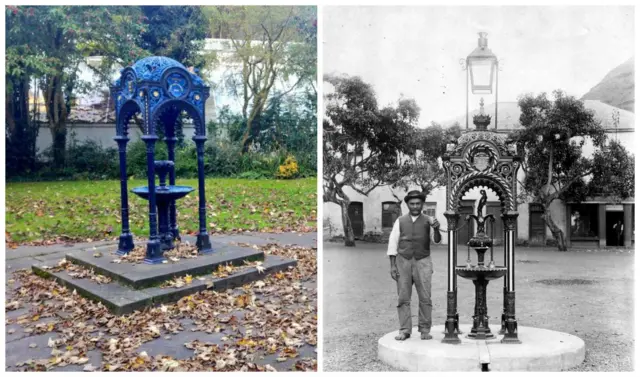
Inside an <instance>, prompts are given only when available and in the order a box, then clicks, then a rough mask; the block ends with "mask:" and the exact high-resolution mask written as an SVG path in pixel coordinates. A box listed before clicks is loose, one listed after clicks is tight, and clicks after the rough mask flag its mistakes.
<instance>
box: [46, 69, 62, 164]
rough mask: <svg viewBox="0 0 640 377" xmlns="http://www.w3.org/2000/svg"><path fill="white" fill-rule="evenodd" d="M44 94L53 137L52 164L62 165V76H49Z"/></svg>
mask: <svg viewBox="0 0 640 377" xmlns="http://www.w3.org/2000/svg"><path fill="white" fill-rule="evenodd" d="M43 92H44V94H45V104H46V107H47V118H48V120H49V128H50V129H51V137H52V139H53V146H52V149H53V164H54V166H55V167H57V168H62V167H63V166H64V157H65V150H66V144H67V124H66V121H67V114H68V112H67V103H66V102H67V101H65V98H64V95H63V90H62V77H61V76H53V77H51V78H49V80H48V82H47V85H46V90H44V91H43Z"/></svg>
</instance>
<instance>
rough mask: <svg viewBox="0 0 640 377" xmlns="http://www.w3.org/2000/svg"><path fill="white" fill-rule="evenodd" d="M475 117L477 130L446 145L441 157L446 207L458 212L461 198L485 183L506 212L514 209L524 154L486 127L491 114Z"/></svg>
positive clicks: (500, 134) (464, 134) (470, 131)
mask: <svg viewBox="0 0 640 377" xmlns="http://www.w3.org/2000/svg"><path fill="white" fill-rule="evenodd" d="M483 105H484V103H483V102H481V108H480V113H479V114H478V115H476V116H474V119H473V121H474V124H475V125H476V129H474V130H468V131H465V132H463V134H462V135H461V136H460V137H459V138H458V140H457V141H456V142H455V143H453V144H449V145H448V146H447V151H446V152H445V154H444V156H443V157H442V160H443V164H444V168H445V170H446V171H447V174H448V183H447V210H451V211H454V212H457V210H458V207H459V203H460V200H461V199H462V197H463V196H464V195H465V194H466V193H467V192H468V191H470V190H471V189H473V188H474V187H480V186H485V187H488V188H490V189H492V190H493V191H495V192H496V194H497V195H498V197H499V198H500V201H501V203H502V209H503V212H504V211H515V209H516V203H515V182H516V174H517V171H518V168H519V167H520V161H521V157H520V156H518V155H517V154H516V150H515V145H513V144H509V143H507V135H506V134H503V133H498V132H497V131H495V130H487V127H486V126H487V125H488V124H489V123H490V122H491V117H490V116H489V115H486V114H484V111H483V110H484V109H483Z"/></svg>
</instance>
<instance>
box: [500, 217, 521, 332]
mask: <svg viewBox="0 0 640 377" xmlns="http://www.w3.org/2000/svg"><path fill="white" fill-rule="evenodd" d="M502 218H503V220H504V226H505V229H506V236H507V239H506V240H505V243H506V247H507V289H506V321H505V322H506V331H505V334H504V338H502V343H521V342H520V340H518V321H517V320H516V292H515V268H514V254H515V231H516V223H517V219H518V212H515V211H507V213H505V214H503V215H502Z"/></svg>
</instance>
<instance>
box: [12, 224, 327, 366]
mask: <svg viewBox="0 0 640 377" xmlns="http://www.w3.org/2000/svg"><path fill="white" fill-rule="evenodd" d="M186 239H187V240H188V239H189V238H188V237H187V238H186ZM316 239H317V235H316V233H285V234H273V233H245V234H238V235H228V236H215V241H217V242H223V243H243V244H251V245H266V244H270V243H278V244H280V245H298V246H302V247H314V248H315V247H316V246H317V241H316ZM107 244H109V243H108V242H99V243H93V244H77V245H53V246H37V247H19V248H17V249H13V250H10V249H8V250H7V251H6V252H5V272H6V282H5V287H6V290H5V292H6V294H5V302H9V301H11V297H12V291H13V289H15V288H17V287H18V284H19V283H18V282H17V281H14V280H12V278H13V272H15V271H17V270H20V269H30V268H31V265H32V264H34V263H38V262H42V261H58V260H60V259H62V258H63V257H64V255H65V253H67V252H69V251H71V250H77V249H86V248H90V247H92V246H104V245H107ZM303 285H304V290H305V291H306V292H307V294H308V295H310V297H311V298H312V302H313V305H314V306H315V305H317V300H316V296H317V294H316V292H317V280H316V278H315V277H314V278H313V279H312V280H311V281H305V282H304V283H303ZM36 312H38V311H37V308H36V307H35V305H33V304H29V305H27V306H25V307H22V308H20V309H17V310H12V311H7V312H6V316H5V319H6V322H7V323H8V322H11V323H9V324H7V325H6V326H5V346H6V352H5V355H6V370H7V371H16V370H22V369H23V368H19V367H16V363H19V362H24V361H26V360H28V359H34V360H36V359H47V358H49V357H51V348H49V347H48V346H47V342H48V341H49V339H50V338H52V337H53V338H54V339H55V338H56V337H57V336H59V334H58V333H56V332H45V333H41V334H38V335H30V334H29V333H28V332H25V331H24V328H23V327H22V326H20V325H19V324H17V323H16V319H18V318H19V317H21V316H24V315H25V314H28V315H29V316H28V317H29V320H28V321H29V322H31V316H32V315H33V314H34V313H36ZM59 314H60V316H62V317H64V316H65V315H69V314H70V313H59ZM234 315H235V316H236V318H239V319H240V321H241V320H242V318H243V317H244V315H245V313H244V312H243V311H238V312H235V313H234ZM41 322H42V323H46V322H47V321H46V320H41ZM180 323H181V325H182V327H183V328H184V329H185V330H184V331H181V332H179V333H177V334H175V335H173V336H171V337H168V338H167V337H164V338H163V337H161V338H157V339H154V340H152V341H150V342H146V343H144V344H142V346H141V347H140V349H139V351H146V352H147V354H148V355H149V356H152V357H153V356H155V355H167V356H171V357H173V358H175V359H188V358H190V357H193V355H194V351H193V350H190V349H187V348H186V347H185V343H187V342H192V341H194V340H200V341H202V342H212V343H216V344H218V343H222V342H221V340H220V338H221V337H223V336H224V335H225V332H222V333H205V332H202V331H194V330H195V329H194V323H193V321H192V320H191V319H186V318H184V319H181V320H180ZM32 326H33V325H32ZM35 326H36V327H37V324H35ZM188 330H190V331H188ZM95 331H96V332H97V331H106V330H105V329H104V328H103V327H100V326H98V328H97V329H96V330H95ZM298 353H299V357H297V358H291V359H289V360H287V361H285V362H279V361H277V360H276V359H275V358H276V356H275V355H266V357H265V358H264V359H262V360H259V361H256V363H257V364H262V365H264V364H267V363H268V364H270V365H272V366H273V367H275V368H276V369H278V370H290V369H291V368H292V366H293V365H294V364H295V363H296V361H297V360H299V359H301V358H312V359H315V358H316V353H315V347H313V346H310V345H308V344H306V345H304V346H302V347H301V348H300V349H298ZM86 356H87V357H88V358H89V359H90V361H89V363H90V364H92V365H93V366H97V367H98V370H99V369H100V365H101V361H102V356H101V354H100V352H99V351H98V350H95V349H94V350H91V351H89V352H88V353H87V355H86ZM83 367H84V365H68V366H65V367H62V368H56V369H54V370H55V371H65V370H82V369H83Z"/></svg>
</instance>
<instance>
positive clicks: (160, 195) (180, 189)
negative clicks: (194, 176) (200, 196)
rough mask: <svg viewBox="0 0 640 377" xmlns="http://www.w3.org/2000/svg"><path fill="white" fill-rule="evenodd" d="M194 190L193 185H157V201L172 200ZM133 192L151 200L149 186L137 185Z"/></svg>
mask: <svg viewBox="0 0 640 377" xmlns="http://www.w3.org/2000/svg"><path fill="white" fill-rule="evenodd" d="M193 190H195V189H194V188H193V187H191V186H158V187H156V201H158V202H170V201H172V200H177V199H180V198H182V197H184V196H186V195H187V194H189V193H190V192H191V191H193ZM131 192H132V193H134V194H136V195H138V196H139V197H141V198H143V199H147V200H149V187H148V186H141V187H136V188H134V189H132V190H131Z"/></svg>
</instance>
